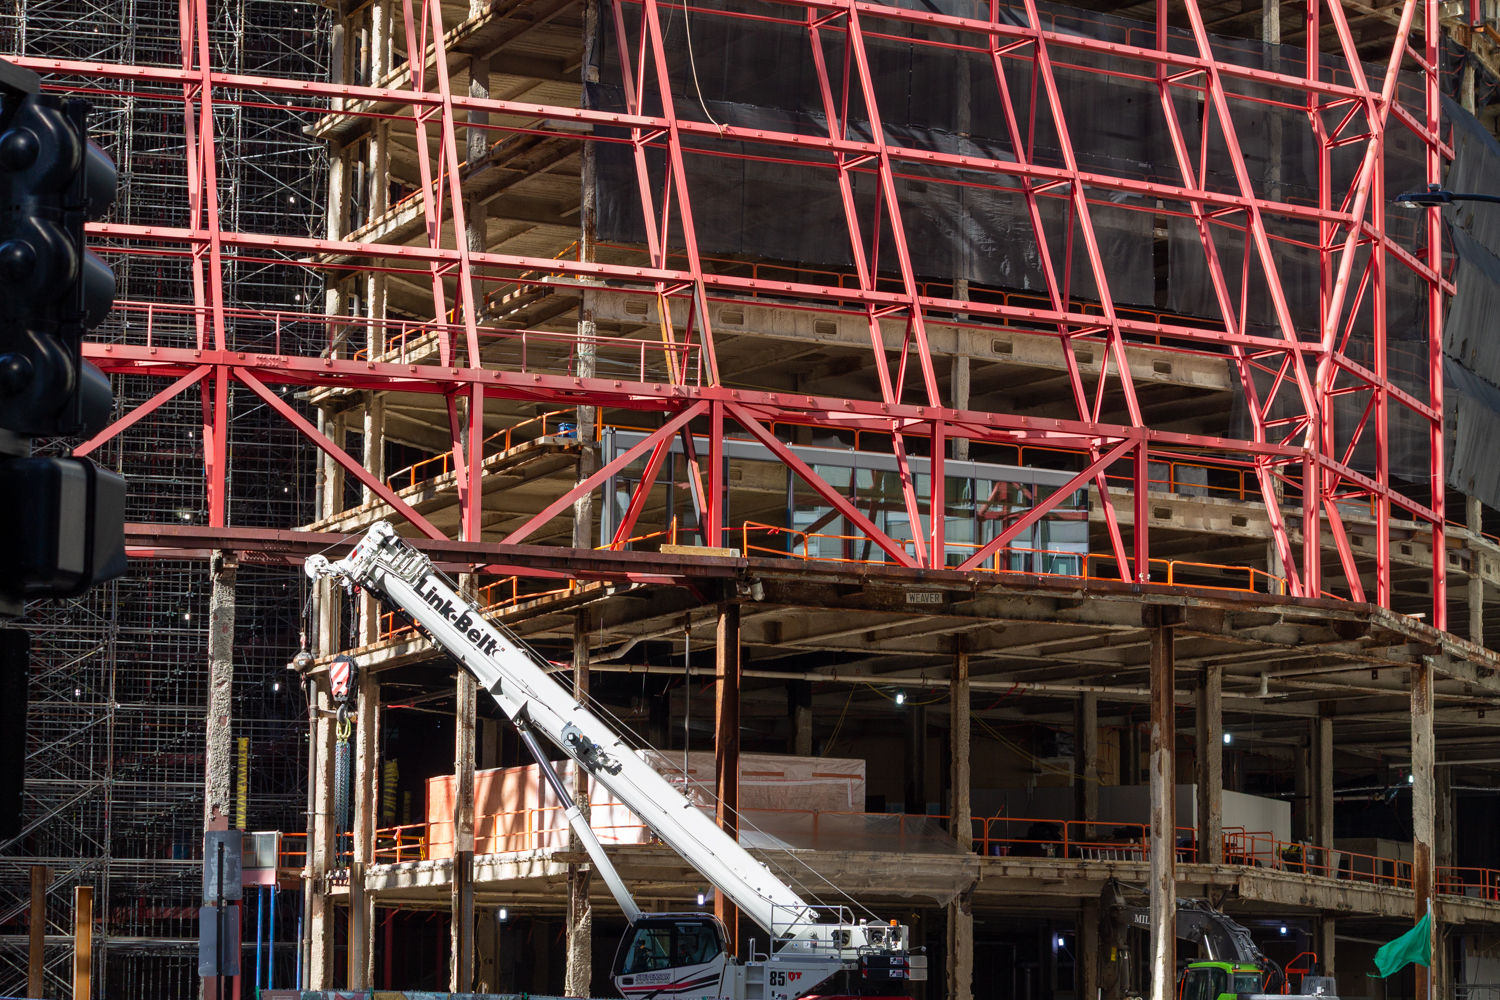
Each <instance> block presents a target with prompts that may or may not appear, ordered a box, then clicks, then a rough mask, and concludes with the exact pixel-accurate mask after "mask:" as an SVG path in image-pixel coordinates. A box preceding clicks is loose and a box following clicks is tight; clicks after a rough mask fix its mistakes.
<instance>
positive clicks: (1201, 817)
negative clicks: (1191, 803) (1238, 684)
mask: <svg viewBox="0 0 1500 1000" xmlns="http://www.w3.org/2000/svg"><path fill="white" fill-rule="evenodd" d="M1194 714H1195V721H1196V724H1197V730H1198V732H1197V737H1198V757H1197V764H1198V773H1197V774H1196V775H1195V776H1194V777H1195V779H1196V781H1197V785H1198V861H1199V862H1200V863H1202V864H1210V865H1222V864H1223V863H1224V668H1223V666H1221V665H1219V664H1213V665H1211V666H1207V667H1204V668H1203V670H1202V671H1201V672H1200V673H1199V675H1198V704H1197V711H1196V712H1195V713H1194Z"/></svg>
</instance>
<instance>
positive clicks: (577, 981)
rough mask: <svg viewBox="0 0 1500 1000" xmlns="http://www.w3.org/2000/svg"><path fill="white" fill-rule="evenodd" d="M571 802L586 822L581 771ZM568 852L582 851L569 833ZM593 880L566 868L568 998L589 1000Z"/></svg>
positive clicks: (582, 643)
mask: <svg viewBox="0 0 1500 1000" xmlns="http://www.w3.org/2000/svg"><path fill="white" fill-rule="evenodd" d="M573 698H574V700H575V701H577V702H579V703H580V704H587V703H588V698H589V613H588V611H586V610H584V611H580V612H578V614H577V617H575V618H574V620H573ZM573 801H574V802H576V803H577V804H578V808H579V809H580V810H582V811H583V817H584V819H588V818H589V773H588V771H586V770H584V769H583V768H581V767H578V766H576V765H575V766H574V768H573ZM568 843H569V847H568V849H569V850H570V851H573V852H575V853H576V852H580V851H582V850H583V844H581V843H579V842H578V839H577V837H576V835H574V834H572V833H571V831H570V832H569V835H568ZM592 880H593V868H592V867H591V866H589V865H579V864H570V865H568V955H567V962H566V973H565V976H564V982H563V995H564V996H569V997H587V996H592V995H593V993H592V992H591V991H592V989H593V978H594V908H593V905H592V904H591V903H590V902H589V885H590V882H592Z"/></svg>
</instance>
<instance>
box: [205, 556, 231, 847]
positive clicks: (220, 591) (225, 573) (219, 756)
mask: <svg viewBox="0 0 1500 1000" xmlns="http://www.w3.org/2000/svg"><path fill="white" fill-rule="evenodd" d="M235 567H236V563H235V554H234V553H233V552H229V551H224V552H217V553H215V554H214V557H213V560H212V562H211V563H210V568H209V577H210V579H211V581H212V582H211V584H210V586H211V588H212V589H211V590H210V592H209V598H208V710H207V713H206V719H205V723H206V726H205V732H206V739H205V747H204V760H205V768H204V782H203V823H204V827H205V829H213V828H214V827H213V826H212V824H213V823H214V822H215V821H216V820H219V819H223V820H224V821H225V822H226V823H227V822H228V820H229V817H230V815H231V813H232V812H233V808H232V806H231V802H232V801H233V785H232V783H231V782H230V776H231V774H232V773H233V771H234V741H233V739H232V738H231V730H232V728H233V712H234V583H235Z"/></svg>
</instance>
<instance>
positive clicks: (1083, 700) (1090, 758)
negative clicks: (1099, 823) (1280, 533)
mask: <svg viewBox="0 0 1500 1000" xmlns="http://www.w3.org/2000/svg"><path fill="white" fill-rule="evenodd" d="M1073 815H1074V818H1076V819H1078V820H1081V821H1082V822H1084V823H1086V824H1092V823H1093V822H1094V821H1095V820H1097V819H1098V818H1099V696H1098V695H1097V694H1095V693H1094V692H1092V691H1087V692H1085V693H1083V694H1081V695H1079V696H1078V698H1077V700H1076V701H1074V702H1073ZM1093 831H1094V828H1093V827H1092V826H1085V827H1084V828H1083V835H1084V837H1085V838H1086V839H1092V838H1093V836H1094V832H1093Z"/></svg>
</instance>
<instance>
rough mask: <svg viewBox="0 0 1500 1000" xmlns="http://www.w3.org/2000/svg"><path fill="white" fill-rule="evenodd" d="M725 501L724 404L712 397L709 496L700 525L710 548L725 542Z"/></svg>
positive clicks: (709, 415) (704, 505) (705, 543)
mask: <svg viewBox="0 0 1500 1000" xmlns="http://www.w3.org/2000/svg"><path fill="white" fill-rule="evenodd" d="M689 433H691V430H689ZM724 503H725V496H724V404H723V403H720V402H718V401H715V402H713V403H712V404H710V406H709V409H708V496H706V497H704V504H703V522H704V523H703V525H702V527H703V544H704V545H707V546H708V547H709V548H718V547H719V546H721V545H723V544H724V513H725V512H724Z"/></svg>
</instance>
